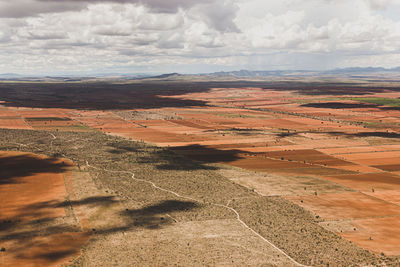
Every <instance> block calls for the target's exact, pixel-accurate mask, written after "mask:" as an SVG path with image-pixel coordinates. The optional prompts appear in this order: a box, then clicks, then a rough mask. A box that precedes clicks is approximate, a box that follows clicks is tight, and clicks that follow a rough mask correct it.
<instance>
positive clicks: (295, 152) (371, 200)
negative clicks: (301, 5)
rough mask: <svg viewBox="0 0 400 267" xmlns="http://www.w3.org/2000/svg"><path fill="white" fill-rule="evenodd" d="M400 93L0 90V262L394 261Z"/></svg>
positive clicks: (178, 85) (204, 88)
mask: <svg viewBox="0 0 400 267" xmlns="http://www.w3.org/2000/svg"><path fill="white" fill-rule="evenodd" d="M399 88H400V87H396V86H394V85H393V83H390V84H387V85H386V84H384V83H383V85H382V83H379V84H376V85H374V84H372V85H369V86H366V85H365V84H364V83H341V82H339V81H338V82H334V83H324V82H321V81H318V82H290V81H288V82H265V81H264V82H261V81H248V82H246V81H240V82H215V81H210V82H190V81H154V80H151V81H132V82H115V83H111V82H110V83H105V82H87V83H84V82H82V83H11V82H7V83H0V101H1V102H0V103H1V106H0V167H1V169H0V174H1V176H0V200H1V201H2V206H1V208H0V210H1V213H0V247H3V248H5V252H4V253H3V255H0V257H3V258H2V259H1V260H3V262H5V264H6V265H15V264H22V263H23V264H32V265H35V264H36V266H50V265H53V266H57V265H59V264H71V265H74V266H100V265H101V266H110V265H115V266H127V265H128V266H131V265H137V266H143V265H148V266H149V265H150V266H165V265H167V266H169V265H179V266H182V265H183V266H184V265H210V266H216V265H217V266H221V265H223V266H241V265H253V266H261V265H264V266H273V265H278V266H301V265H313V266H314V265H316V266H327V265H329V266H354V265H364V266H365V265H372V266H375V265H378V266H379V265H380V266H385V265H386V266H390V265H393V266H395V265H397V264H400V262H399V257H400V249H399V246H398V244H399V242H400V231H399V230H398V229H400V206H399V205H400V109H399V108H398V100H399V98H400V89H399ZM64 240H67V241H64ZM62 244H69V245H62Z"/></svg>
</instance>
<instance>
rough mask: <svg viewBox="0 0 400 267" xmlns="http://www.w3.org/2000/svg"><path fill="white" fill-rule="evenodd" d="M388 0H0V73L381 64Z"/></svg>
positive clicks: (394, 27)
mask: <svg viewBox="0 0 400 267" xmlns="http://www.w3.org/2000/svg"><path fill="white" fill-rule="evenodd" d="M398 9H400V5H399V4H398V3H396V2H395V1H390V0H354V1H346V0H335V1H334V0H281V1H272V0H222V1H217V0H205V1H194V0H188V1H186V0H171V1H165V0H151V1H141V0H117V1H108V0H92V1H90V0H88V1H78V0H59V1H55V0H54V1H52V0H15V1H6V0H0V17H2V18H0V72H10V71H13V72H34V71H36V72H46V71H52V70H60V71H65V70H68V69H70V70H77V69H79V70H82V71H88V70H95V69H99V68H101V69H107V68H109V69H118V68H121V69H124V70H127V69H129V68H132V69H134V70H160V68H163V69H162V71H165V72H172V71H175V70H178V69H183V70H186V71H196V70H198V69H199V66H210V67H209V68H210V69H213V68H217V66H218V68H223V67H224V66H225V67H226V68H235V66H237V69H240V68H250V69H255V68H258V69H281V68H306V69H310V68H311V69H312V68H334V67H342V66H349V65H354V66H356V65H357V64H363V66H364V64H372V65H377V66H378V65H379V66H386V67H391V66H396V65H397V64H398V63H396V62H398V61H395V60H393V59H397V58H399V52H398V50H399V49H398V47H400V15H399V14H400V13H395V12H393V11H394V10H398ZM396 14H397V15H396ZM182 66H185V67H182ZM212 66H215V67H212ZM201 69H202V70H203V69H204V67H202V68H201ZM206 69H207V68H206Z"/></svg>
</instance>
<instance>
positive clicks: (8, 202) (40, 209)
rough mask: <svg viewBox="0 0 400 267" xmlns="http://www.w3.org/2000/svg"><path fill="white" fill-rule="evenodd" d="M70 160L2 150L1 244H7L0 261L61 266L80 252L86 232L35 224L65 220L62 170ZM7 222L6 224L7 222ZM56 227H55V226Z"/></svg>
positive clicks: (0, 171) (55, 225)
mask: <svg viewBox="0 0 400 267" xmlns="http://www.w3.org/2000/svg"><path fill="white" fill-rule="evenodd" d="M72 166H73V165H72V163H71V162H69V161H66V160H61V159H53V158H48V157H44V156H39V155H35V154H30V153H20V152H4V151H2V152H0V174H1V179H0V201H1V203H2V205H1V206H0V221H1V222H5V224H6V225H2V226H3V227H4V226H5V228H3V227H2V231H1V233H0V240H1V242H0V244H1V246H2V247H5V248H7V250H6V252H7V253H6V254H5V256H2V259H1V263H2V265H4V266H59V265H60V264H65V263H67V262H68V261H69V260H71V259H73V258H74V257H77V255H79V254H80V248H81V247H82V246H83V245H84V244H85V243H86V242H87V241H88V235H87V234H86V233H84V232H80V231H76V230H75V231H73V229H72V226H71V230H70V231H68V230H67V228H66V229H65V230H63V231H60V230H61V229H62V228H61V227H60V226H62V224H61V223H58V225H57V224H54V225H53V226H52V227H53V229H54V231H52V232H54V233H51V231H50V230H48V231H47V233H46V231H44V230H43V229H41V228H40V227H38V226H36V225H37V223H39V222H50V221H54V222H55V221H57V220H58V221H61V220H66V219H65V218H67V217H68V216H67V214H66V211H65V205H61V204H62V203H64V200H65V197H66V195H67V192H66V188H65V184H64V178H63V173H64V172H67V171H68V169H69V168H71V167H72ZM7 226H8V227H7ZM57 227H59V228H60V230H59V231H57V230H56V228H57Z"/></svg>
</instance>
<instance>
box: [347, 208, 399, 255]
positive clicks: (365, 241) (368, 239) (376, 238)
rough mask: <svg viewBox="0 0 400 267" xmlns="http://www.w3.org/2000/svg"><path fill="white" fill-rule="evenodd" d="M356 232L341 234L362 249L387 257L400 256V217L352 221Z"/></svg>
mask: <svg viewBox="0 0 400 267" xmlns="http://www.w3.org/2000/svg"><path fill="white" fill-rule="evenodd" d="M351 224H352V226H353V227H354V228H355V229H356V231H347V232H343V233H340V235H341V236H343V237H345V238H347V239H348V240H351V241H352V242H354V243H355V244H357V245H359V246H360V247H362V248H365V249H368V250H370V251H374V252H376V253H385V254H386V255H390V256H395V255H400V246H399V240H400V227H399V225H400V216H395V217H388V218H372V219H363V220H353V221H351Z"/></svg>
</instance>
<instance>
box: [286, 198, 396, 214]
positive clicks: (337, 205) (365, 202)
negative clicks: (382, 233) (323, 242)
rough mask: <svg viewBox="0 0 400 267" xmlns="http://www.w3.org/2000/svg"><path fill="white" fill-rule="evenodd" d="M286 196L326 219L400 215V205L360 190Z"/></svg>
mask: <svg viewBox="0 0 400 267" xmlns="http://www.w3.org/2000/svg"><path fill="white" fill-rule="evenodd" d="M285 198H286V199H288V200H291V201H293V202H294V203H296V204H298V205H300V206H302V207H304V208H306V209H308V210H311V211H312V212H314V213H315V214H317V215H319V216H321V217H322V218H324V219H326V220H343V219H356V218H372V217H382V216H394V215H400V207H399V206H397V205H394V204H391V203H388V202H386V201H383V200H381V199H377V198H374V197H371V196H368V195H366V194H363V193H359V192H349V193H338V194H326V195H317V196H287V197H285Z"/></svg>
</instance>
